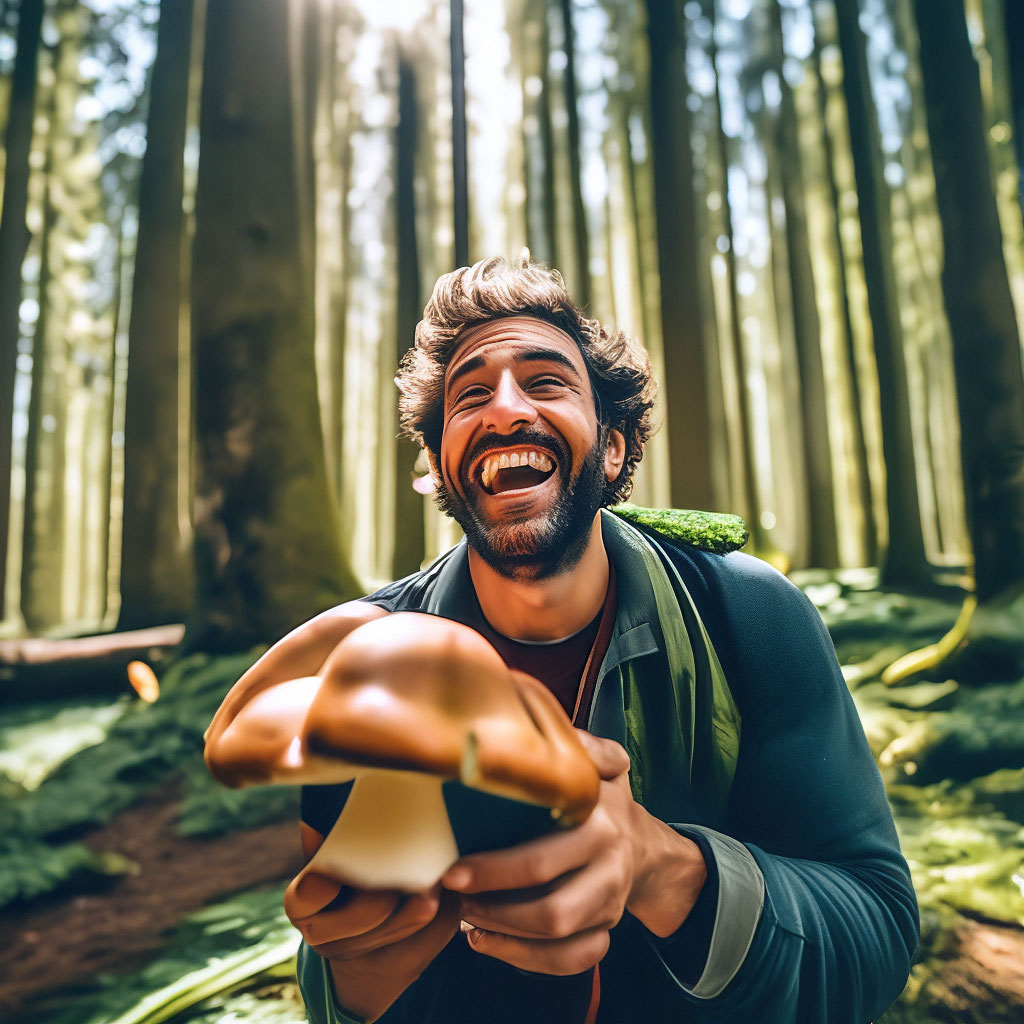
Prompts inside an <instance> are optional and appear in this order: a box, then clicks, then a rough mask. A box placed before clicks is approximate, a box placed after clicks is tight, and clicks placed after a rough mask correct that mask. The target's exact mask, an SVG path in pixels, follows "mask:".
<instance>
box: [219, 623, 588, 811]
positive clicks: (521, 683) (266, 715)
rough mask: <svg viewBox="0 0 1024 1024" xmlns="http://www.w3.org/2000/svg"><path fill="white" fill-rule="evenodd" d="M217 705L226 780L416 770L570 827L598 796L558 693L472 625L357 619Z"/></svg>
mask: <svg viewBox="0 0 1024 1024" xmlns="http://www.w3.org/2000/svg"><path fill="white" fill-rule="evenodd" d="M240 688H244V691H245V692H244V693H236V692H235V691H236V690H239V689H240ZM224 706H225V707H230V709H231V717H230V719H227V717H226V716H225V715H224V714H223V713H222V712H218V717H217V718H216V719H215V723H216V726H217V727H216V729H211V733H210V735H208V738H207V752H206V759H207V763H208V764H209V766H210V770H211V771H212V772H213V774H214V775H215V776H216V777H217V778H218V779H219V780H220V781H222V782H225V783H226V784H228V785H233V786H244V785H254V784H260V783H264V784H265V783H293V784H295V783H334V782H342V781H345V780H347V779H351V778H353V777H354V776H355V775H357V774H358V773H359V771H360V770H361V769H367V768H386V769H393V770H405V771H414V772H422V773H425V774H429V775H435V776H439V777H441V778H444V779H459V780H461V781H462V782H463V783H464V784H465V785H467V786H472V787H474V788H477V789H480V790H483V791H485V792H489V793H493V794H496V795H500V796H506V797H510V798H512V799H515V800H521V801H524V802H528V803H534V804H541V805H543V806H546V807H550V808H551V810H552V813H553V815H554V816H555V817H557V818H559V819H560V820H561V821H562V822H563V823H564V824H566V825H573V824H577V823H579V822H581V821H583V820H584V819H585V818H586V817H587V815H588V814H589V813H590V811H591V810H592V809H593V807H594V804H595V803H596V802H597V796H598V789H599V786H600V780H599V777H598V773H597V770H596V769H595V767H594V765H593V763H592V762H591V760H590V758H589V756H588V755H587V753H586V751H585V750H584V749H583V746H582V744H581V743H580V742H579V740H578V739H577V737H576V733H575V730H574V729H573V727H572V725H571V724H570V722H569V719H568V718H567V716H566V715H565V713H564V711H563V710H562V708H561V705H559V703H558V701H557V700H556V699H555V697H554V696H553V695H552V694H551V693H550V692H549V691H548V689H547V688H546V687H545V686H544V685H543V684H542V683H540V682H538V681H537V680H535V679H533V678H532V677H530V676H528V675H526V674H525V673H522V672H516V671H513V670H510V669H509V668H508V667H507V666H506V665H505V663H504V662H503V661H502V660H501V657H500V656H499V654H498V652H497V651H495V649H494V648H493V647H492V646H491V645H490V644H489V643H488V642H487V641H486V640H485V639H484V638H483V637H482V636H481V635H480V634H479V633H477V632H476V631H475V630H473V629H470V628H469V627H468V626H464V625H462V624H460V623H457V622H453V621H451V620H449V619H443V618H440V617H438V616H435V615H425V614H421V613H418V612H396V613H394V614H391V615H382V616H381V617H379V618H375V619H372V620H371V621H368V622H365V623H364V624H362V625H358V626H357V627H356V628H354V629H352V630H351V631H350V632H348V633H347V635H346V636H344V639H342V640H341V642H340V643H338V644H337V645H336V646H335V647H334V650H333V651H332V653H331V654H330V656H329V657H328V658H327V660H326V661H325V662H324V664H323V666H322V668H321V670H320V671H319V672H318V673H317V675H315V676H303V677H300V678H295V679H286V680H284V681H281V682H276V683H273V684H267V683H266V682H265V681H263V680H256V681H254V680H251V679H248V678H247V677H243V679H242V680H240V681H239V683H238V684H236V686H235V688H233V689H232V691H231V692H230V693H229V694H228V696H227V698H226V699H225V702H224Z"/></svg>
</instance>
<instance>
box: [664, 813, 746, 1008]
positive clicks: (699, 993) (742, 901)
mask: <svg viewBox="0 0 1024 1024" xmlns="http://www.w3.org/2000/svg"><path fill="white" fill-rule="evenodd" d="M672 827H673V828H675V829H676V831H677V832H679V833H680V834H681V835H684V836H685V835H687V834H688V833H690V834H698V835H700V836H701V838H702V839H704V841H705V842H707V843H708V845H709V846H710V847H711V852H712V853H713V854H714V857H715V865H716V867H717V868H718V907H717V910H716V913H715V925H714V929H713V931H712V933H711V945H710V947H709V948H708V958H707V962H706V963H705V965H704V970H703V972H702V973H701V976H700V977H699V978H698V979H697V981H696V983H695V984H694V985H693V986H692V987H687V991H688V992H689V993H690V994H691V995H692V996H695V997H696V998H697V999H714V998H715V997H716V996H718V995H721V993H722V992H723V991H724V990H725V987H726V985H728V984H729V982H730V981H732V979H733V978H734V977H735V976H736V973H737V972H738V971H739V969H740V967H742V966H743V961H744V960H745V959H746V956H747V952H748V951H749V950H750V944H751V943H752V942H753V941H754V932H755V931H756V930H757V925H758V922H759V921H760V920H761V910H762V909H763V907H764V876H763V875H762V874H761V869H760V868H759V867H758V866H757V862H756V861H755V860H754V857H753V854H751V852H750V851H749V850H748V849H747V848H746V847H745V846H744V845H743V844H742V843H741V842H739V841H738V840H736V839H733V838H732V836H727V835H723V834H722V833H721V832H715V831H714V830H713V829H710V828H704V827H703V826H699V825H673V826H672Z"/></svg>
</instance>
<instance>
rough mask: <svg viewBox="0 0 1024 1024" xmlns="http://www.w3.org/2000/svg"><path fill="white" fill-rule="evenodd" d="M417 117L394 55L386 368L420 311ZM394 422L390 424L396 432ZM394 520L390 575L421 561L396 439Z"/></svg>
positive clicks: (412, 86) (420, 540)
mask: <svg viewBox="0 0 1024 1024" xmlns="http://www.w3.org/2000/svg"><path fill="white" fill-rule="evenodd" d="M418 123H419V117H418V113H417V103H416V78H415V74H414V71H413V66H412V64H411V62H410V60H409V58H408V57H407V56H406V55H405V54H400V55H399V59H398V123H397V125H396V127H395V225H396V228H397V235H398V237H397V239H396V243H397V250H398V268H397V270H398V281H397V287H396V289H395V298H396V302H397V309H396V316H395V342H396V344H395V351H394V353H393V355H392V358H391V360H390V361H389V362H388V366H389V367H394V366H397V365H398V361H399V360H400V359H401V358H402V356H403V355H404V354H405V351H406V349H408V348H409V346H410V345H411V344H412V340H413V334H414V333H415V331H416V324H417V323H418V322H419V319H420V315H421V313H422V310H423V303H422V302H421V300H420V294H419V290H420V287H419V286H420V268H419V255H418V250H417V245H416V145H417V134H418V133H417V124H418ZM397 428H398V423H397V421H396V422H395V424H394V429H395V430H396V431H397ZM395 446H396V447H395V462H394V465H395V523H394V547H393V555H392V559H391V571H392V574H393V575H394V577H395V579H400V578H401V577H403V576H407V575H408V574H409V573H411V572H415V571H416V570H417V569H418V568H419V567H420V563H421V562H422V561H423V555H424V520H423V498H422V497H421V496H420V494H419V493H418V492H416V491H414V490H413V487H412V483H413V470H414V468H415V465H416V458H417V456H418V455H419V445H417V444H415V443H413V442H412V441H409V440H407V439H406V438H402V437H400V438H397V439H396V441H395Z"/></svg>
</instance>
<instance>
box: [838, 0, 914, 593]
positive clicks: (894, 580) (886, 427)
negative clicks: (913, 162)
mask: <svg viewBox="0 0 1024 1024" xmlns="http://www.w3.org/2000/svg"><path fill="white" fill-rule="evenodd" d="M835 9H836V19H837V26H838V30H839V48H840V51H841V53H842V58H843V74H844V82H843V91H844V94H845V96H846V106H847V114H848V117H849V124H850V143H851V147H852V151H853V165H854V176H855V178H856V181H857V200H858V210H859V214H860V229H861V244H862V247H863V253H864V278H865V282H866V284H867V293H868V309H869V311H870V315H871V328H872V331H873V333H874V339H875V357H876V359H877V362H878V389H879V404H880V407H881V418H882V448H883V452H884V457H885V469H886V508H887V510H888V519H889V538H888V543H887V545H886V549H885V552H884V555H883V560H882V578H883V580H884V582H885V583H887V584H889V585H903V586H923V585H928V584H930V582H931V570H930V567H929V565H928V560H927V558H926V556H925V548H924V535H923V532H922V529H921V506H920V500H919V498H918V493H917V472H916V469H915V457H914V438H913V432H912V429H911V422H910V410H909V403H908V401H907V367H906V360H905V356H904V352H903V334H902V329H901V325H900V317H899V307H898V301H897V293H896V274H895V270H894V268H893V257H892V248H893V246H892V213H891V210H890V208H889V193H888V188H887V186H886V183H885V178H884V176H883V172H882V153H881V143H880V140H879V133H878V124H877V117H876V113H875V107H874V101H873V99H872V96H871V84H870V82H869V80H868V66H867V56H866V53H865V42H864V34H863V32H862V31H861V28H860V25H859V22H858V17H859V10H858V4H857V0H836V3H835Z"/></svg>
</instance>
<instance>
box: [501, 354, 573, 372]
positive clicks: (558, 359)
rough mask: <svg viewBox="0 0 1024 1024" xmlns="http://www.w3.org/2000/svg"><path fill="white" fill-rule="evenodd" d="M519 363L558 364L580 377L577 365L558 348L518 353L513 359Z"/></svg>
mask: <svg viewBox="0 0 1024 1024" xmlns="http://www.w3.org/2000/svg"><path fill="white" fill-rule="evenodd" d="M513 358H514V360H515V362H517V363H531V362H536V363H558V365H559V366H565V367H567V368H568V369H570V370H572V372H573V374H575V376H577V377H579V375H580V371H579V370H577V369H576V364H575V363H574V362H573V361H572V360H571V359H570V358H569V357H568V356H567V355H566V354H565V353H564V352H560V351H559V350H558V349H556V348H530V349H527V350H526V351H525V352H517V353H516V355H515V356H514V357H513Z"/></svg>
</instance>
